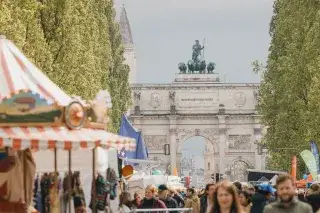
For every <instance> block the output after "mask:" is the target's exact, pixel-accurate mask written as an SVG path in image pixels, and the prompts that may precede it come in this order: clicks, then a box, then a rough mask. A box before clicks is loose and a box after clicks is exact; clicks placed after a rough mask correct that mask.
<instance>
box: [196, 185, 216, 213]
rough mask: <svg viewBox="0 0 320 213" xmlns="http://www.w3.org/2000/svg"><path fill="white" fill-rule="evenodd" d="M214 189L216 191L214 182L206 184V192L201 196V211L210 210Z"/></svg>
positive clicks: (206, 212)
mask: <svg viewBox="0 0 320 213" xmlns="http://www.w3.org/2000/svg"><path fill="white" fill-rule="evenodd" d="M214 191H215V184H214V183H209V184H207V185H206V188H205V193H204V195H202V196H201V198H200V213H208V212H210V210H211V208H212V205H213V194H214Z"/></svg>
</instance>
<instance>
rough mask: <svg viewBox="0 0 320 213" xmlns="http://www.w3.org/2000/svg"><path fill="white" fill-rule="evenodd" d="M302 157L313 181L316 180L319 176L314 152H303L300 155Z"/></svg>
mask: <svg viewBox="0 0 320 213" xmlns="http://www.w3.org/2000/svg"><path fill="white" fill-rule="evenodd" d="M300 156H301V158H302V159H303V161H304V163H305V164H306V166H307V167H308V169H309V171H310V173H311V176H312V178H313V180H316V178H317V175H318V168H317V162H316V158H315V157H314V156H313V154H312V152H311V151H309V150H303V151H302V152H301V153H300Z"/></svg>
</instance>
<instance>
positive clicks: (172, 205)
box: [161, 197, 178, 213]
mask: <svg viewBox="0 0 320 213" xmlns="http://www.w3.org/2000/svg"><path fill="white" fill-rule="evenodd" d="M161 201H162V202H164V204H166V207H167V208H168V209H176V208H178V203H177V201H176V200H175V199H173V198H171V197H167V198H166V199H165V200H162V199H161ZM171 212H172V213H178V211H171Z"/></svg>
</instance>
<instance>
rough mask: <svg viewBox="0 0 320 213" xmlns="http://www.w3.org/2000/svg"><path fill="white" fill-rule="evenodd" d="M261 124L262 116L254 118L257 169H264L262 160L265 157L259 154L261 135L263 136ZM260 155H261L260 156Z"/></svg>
mask: <svg viewBox="0 0 320 213" xmlns="http://www.w3.org/2000/svg"><path fill="white" fill-rule="evenodd" d="M261 128H262V127H261V124H260V116H254V124H253V132H254V141H255V144H256V146H255V156H254V159H255V169H259V170H261V169H262V158H263V156H264V155H262V154H261V153H259V143H260V142H261V134H262V129H261ZM259 154H260V155H259Z"/></svg>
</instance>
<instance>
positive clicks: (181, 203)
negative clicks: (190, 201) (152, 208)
mask: <svg viewBox="0 0 320 213" xmlns="http://www.w3.org/2000/svg"><path fill="white" fill-rule="evenodd" d="M173 199H175V200H176V201H177V203H178V206H182V207H183V206H184V200H183V198H182V197H181V196H180V195H179V194H174V195H173Z"/></svg>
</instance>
